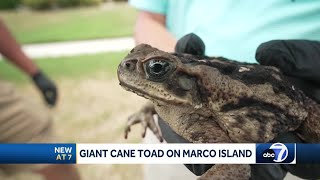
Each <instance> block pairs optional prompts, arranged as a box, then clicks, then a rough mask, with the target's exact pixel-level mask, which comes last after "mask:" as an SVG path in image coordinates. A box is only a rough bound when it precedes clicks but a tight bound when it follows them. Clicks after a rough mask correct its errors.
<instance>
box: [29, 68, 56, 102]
mask: <svg viewBox="0 0 320 180" xmlns="http://www.w3.org/2000/svg"><path fill="white" fill-rule="evenodd" d="M32 79H33V82H34V83H35V84H36V86H37V87H38V89H39V90H40V91H41V93H42V95H43V98H44V100H45V101H46V102H47V104H48V105H49V106H54V105H55V104H56V100H57V95H58V93H57V88H56V85H55V84H54V83H53V82H52V81H51V80H50V79H49V78H48V77H47V76H46V75H45V74H44V73H42V72H41V71H39V72H38V73H36V74H35V75H33V76H32Z"/></svg>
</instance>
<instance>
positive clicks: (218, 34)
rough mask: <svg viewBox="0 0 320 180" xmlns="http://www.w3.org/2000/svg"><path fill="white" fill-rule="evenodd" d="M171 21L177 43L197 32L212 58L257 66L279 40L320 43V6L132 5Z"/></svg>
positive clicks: (293, 2) (187, 0)
mask: <svg viewBox="0 0 320 180" xmlns="http://www.w3.org/2000/svg"><path fill="white" fill-rule="evenodd" d="M130 4H131V5H132V6H134V7H136V8H137V9H140V10H145V11H149V12H154V13H159V14H163V15H165V16H166V26H167V28H168V30H169V31H170V32H171V33H172V34H173V35H174V37H175V38H177V39H179V38H180V37H182V36H184V35H185V34H188V33H190V32H194V33H195V34H197V35H198V36H200V37H201V38H202V39H203V40H204V42H205V45H206V54H207V55H209V56H224V57H226V58H230V59H234V60H238V61H246V62H256V61H255V58H254V57H255V51H256V48H257V47H258V46H259V44H261V43H262V42H266V41H269V40H274V39H311V40H320V1H319V0H261V1H258V0H241V1H240V0H130Z"/></svg>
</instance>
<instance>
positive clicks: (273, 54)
mask: <svg viewBox="0 0 320 180" xmlns="http://www.w3.org/2000/svg"><path fill="white" fill-rule="evenodd" d="M256 59H257V61H258V62H259V63H260V64H262V65H267V66H275V67H277V68H279V69H280V70H281V71H282V72H283V73H284V74H285V75H287V76H289V77H290V80H291V81H292V83H293V84H294V85H295V86H297V87H299V88H300V89H301V90H302V91H303V92H304V93H305V94H306V95H308V96H309V97H311V98H312V99H314V100H316V101H317V102H318V103H320V71H319V70H320V42H317V41H309V40H273V41H268V42H265V43H263V44H261V45H260V46H259V47H258V49H257V51H256ZM278 140H279V142H291V143H303V142H302V140H300V139H299V137H297V136H296V135H294V134H291V135H289V133H288V134H286V135H284V136H282V137H278ZM282 167H283V168H284V169H286V170H288V171H289V172H291V173H292V174H294V175H296V176H299V177H301V178H305V179H318V178H320V164H296V165H283V166H282Z"/></svg>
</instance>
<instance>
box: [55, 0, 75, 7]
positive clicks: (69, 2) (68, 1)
mask: <svg viewBox="0 0 320 180" xmlns="http://www.w3.org/2000/svg"><path fill="white" fill-rule="evenodd" d="M57 5H58V6H59V7H72V6H79V5H80V0H57Z"/></svg>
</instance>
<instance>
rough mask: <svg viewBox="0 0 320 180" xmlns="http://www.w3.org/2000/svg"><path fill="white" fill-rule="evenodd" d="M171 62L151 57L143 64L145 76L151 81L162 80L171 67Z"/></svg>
mask: <svg viewBox="0 0 320 180" xmlns="http://www.w3.org/2000/svg"><path fill="white" fill-rule="evenodd" d="M172 66H173V65H172V64H171V63H170V62H168V61H164V60H159V59H152V60H149V61H147V62H146V63H145V64H144V68H145V71H146V73H147V77H148V79H150V80H153V81H162V80H163V79H164V78H165V77H166V76H167V75H168V73H169V72H170V71H171V70H172V69H173V68H172Z"/></svg>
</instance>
